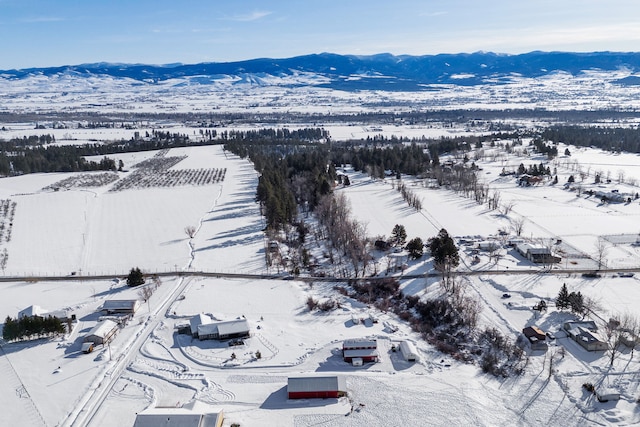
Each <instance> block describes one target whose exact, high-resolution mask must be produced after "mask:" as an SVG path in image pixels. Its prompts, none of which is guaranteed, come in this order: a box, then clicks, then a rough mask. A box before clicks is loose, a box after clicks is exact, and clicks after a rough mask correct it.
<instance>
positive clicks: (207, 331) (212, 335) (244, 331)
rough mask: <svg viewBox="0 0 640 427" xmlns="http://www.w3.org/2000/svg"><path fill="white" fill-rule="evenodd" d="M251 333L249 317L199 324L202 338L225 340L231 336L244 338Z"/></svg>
mask: <svg viewBox="0 0 640 427" xmlns="http://www.w3.org/2000/svg"><path fill="white" fill-rule="evenodd" d="M249 335H250V329H249V322H247V319H235V320H227V321H224V322H212V323H207V324H204V325H200V326H198V338H199V339H201V340H207V339H213V340H224V339H230V338H244V337H248V336H249Z"/></svg>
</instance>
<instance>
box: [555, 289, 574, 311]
mask: <svg viewBox="0 0 640 427" xmlns="http://www.w3.org/2000/svg"><path fill="white" fill-rule="evenodd" d="M570 305H571V302H570V301H569V291H568V290H567V284H566V283H563V284H562V287H561V288H560V292H559V293H558V297H557V298H556V307H558V308H559V309H560V310H564V309H565V308H569V306H570Z"/></svg>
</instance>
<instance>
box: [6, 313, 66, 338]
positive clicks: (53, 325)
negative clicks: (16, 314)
mask: <svg viewBox="0 0 640 427" xmlns="http://www.w3.org/2000/svg"><path fill="white" fill-rule="evenodd" d="M64 333H65V326H64V324H63V323H62V321H61V320H60V319H58V318H57V317H53V316H47V317H40V316H33V317H31V316H23V317H21V318H19V319H12V318H11V317H10V316H7V318H6V319H5V321H4V327H3V329H2V338H3V339H5V340H6V341H14V340H21V339H25V338H26V339H34V338H45V337H52V336H56V335H58V334H64Z"/></svg>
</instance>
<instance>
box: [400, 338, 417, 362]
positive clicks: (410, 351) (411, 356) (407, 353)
mask: <svg viewBox="0 0 640 427" xmlns="http://www.w3.org/2000/svg"><path fill="white" fill-rule="evenodd" d="M400 352H401V353H402V356H403V357H404V360H406V361H407V362H417V361H418V360H419V359H420V356H419V355H418V350H417V349H416V346H415V345H413V343H412V342H411V341H401V342H400Z"/></svg>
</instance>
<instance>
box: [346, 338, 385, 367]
mask: <svg viewBox="0 0 640 427" xmlns="http://www.w3.org/2000/svg"><path fill="white" fill-rule="evenodd" d="M377 349H378V342H377V341H376V340H375V339H365V338H357V339H348V340H344V342H343V343H342V357H343V359H344V361H345V362H348V363H354V362H355V363H354V365H357V366H359V365H360V364H361V363H363V362H364V363H369V362H377V361H378V358H379V354H378V350H377ZM358 359H360V360H358Z"/></svg>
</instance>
